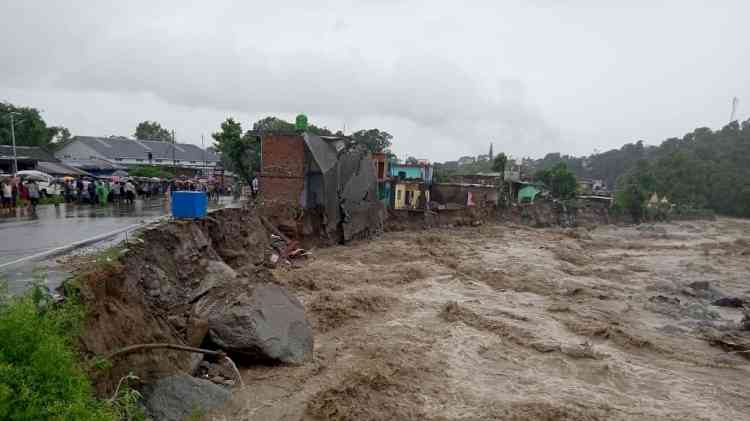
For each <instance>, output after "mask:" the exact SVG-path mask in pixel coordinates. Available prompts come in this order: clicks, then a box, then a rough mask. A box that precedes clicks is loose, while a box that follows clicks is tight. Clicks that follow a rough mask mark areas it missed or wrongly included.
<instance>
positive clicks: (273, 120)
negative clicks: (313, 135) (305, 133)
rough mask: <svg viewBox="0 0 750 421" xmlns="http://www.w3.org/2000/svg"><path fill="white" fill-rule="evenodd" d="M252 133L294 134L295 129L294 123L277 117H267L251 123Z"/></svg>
mask: <svg viewBox="0 0 750 421" xmlns="http://www.w3.org/2000/svg"><path fill="white" fill-rule="evenodd" d="M253 131H254V132H259V133H263V132H296V131H297V127H296V126H295V125H294V123H290V122H288V121H286V120H283V119H280V118H278V117H272V116H268V117H265V118H262V119H260V120H258V121H256V122H255V123H253Z"/></svg>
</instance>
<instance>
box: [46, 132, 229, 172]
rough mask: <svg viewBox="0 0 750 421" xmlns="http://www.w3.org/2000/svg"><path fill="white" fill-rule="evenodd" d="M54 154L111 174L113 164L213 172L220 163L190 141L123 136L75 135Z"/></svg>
mask: <svg viewBox="0 0 750 421" xmlns="http://www.w3.org/2000/svg"><path fill="white" fill-rule="evenodd" d="M55 157H57V158H58V159H60V160H62V161H63V162H65V163H66V164H69V165H72V166H76V167H80V166H81V165H85V166H88V167H89V170H90V171H93V172H94V173H96V174H98V175H108V174H111V173H112V172H114V171H116V169H117V168H116V167H119V168H123V167H124V168H127V167H132V166H139V165H154V166H164V167H175V168H179V169H184V170H190V171H191V172H193V173H197V172H208V173H212V172H213V171H212V170H213V168H214V167H216V166H217V165H218V164H219V157H218V155H216V154H215V153H213V152H212V151H210V150H205V149H201V148H200V147H198V146H196V145H193V144H189V143H176V144H174V143H171V142H161V141H154V140H136V139H130V138H126V137H91V136H76V137H74V138H72V139H71V140H70V141H69V142H68V143H67V144H65V146H63V147H62V148H61V149H60V150H58V151H57V152H56V153H55ZM98 164H101V165H98Z"/></svg>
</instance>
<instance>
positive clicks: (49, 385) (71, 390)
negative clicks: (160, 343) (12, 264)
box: [0, 280, 143, 420]
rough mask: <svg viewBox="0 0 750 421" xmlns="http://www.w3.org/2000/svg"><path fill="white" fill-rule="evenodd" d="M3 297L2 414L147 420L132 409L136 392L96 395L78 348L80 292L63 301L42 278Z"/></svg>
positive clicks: (11, 416) (15, 417)
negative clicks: (24, 290)
mask: <svg viewBox="0 0 750 421" xmlns="http://www.w3.org/2000/svg"><path fill="white" fill-rule="evenodd" d="M3 297H4V299H3V300H2V302H0V419H3V420H115V419H129V420H137V419H143V418H139V417H138V416H136V412H134V411H132V410H131V409H132V408H133V406H134V405H133V403H132V400H133V395H132V393H131V394H127V393H126V394H123V395H122V396H117V397H115V399H112V400H108V401H102V400H98V399H96V398H95V396H94V392H93V388H92V386H91V383H90V380H89V378H88V377H87V375H86V372H85V370H84V369H83V367H82V364H81V362H80V360H79V355H78V353H77V350H76V340H77V337H78V334H79V333H80V331H81V328H82V325H83V321H84V319H85V317H86V309H85V307H84V306H83V305H82V304H81V303H80V302H79V300H78V299H77V297H76V295H75V294H69V296H68V298H67V299H66V300H65V301H64V302H62V303H57V302H55V300H54V299H53V297H52V296H51V295H50V294H49V292H48V290H47V288H46V285H45V284H44V283H43V282H42V281H39V280H37V282H36V285H35V287H34V288H32V289H31V290H30V291H29V292H28V293H27V294H25V295H23V296H17V297H9V296H7V295H3ZM123 391H127V389H124V390H123ZM123 399H128V400H129V401H127V402H126V401H123ZM123 406H126V407H127V408H128V411H129V413H128V416H127V417H126V418H123V417H122V414H123V412H124V411H122V408H123Z"/></svg>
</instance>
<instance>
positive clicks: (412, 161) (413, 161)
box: [405, 156, 419, 165]
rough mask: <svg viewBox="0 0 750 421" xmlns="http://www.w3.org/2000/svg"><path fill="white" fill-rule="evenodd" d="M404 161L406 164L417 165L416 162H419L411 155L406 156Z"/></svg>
mask: <svg viewBox="0 0 750 421" xmlns="http://www.w3.org/2000/svg"><path fill="white" fill-rule="evenodd" d="M405 162H406V165H417V163H419V161H417V158H415V157H413V156H410V157H407V158H406V161H405Z"/></svg>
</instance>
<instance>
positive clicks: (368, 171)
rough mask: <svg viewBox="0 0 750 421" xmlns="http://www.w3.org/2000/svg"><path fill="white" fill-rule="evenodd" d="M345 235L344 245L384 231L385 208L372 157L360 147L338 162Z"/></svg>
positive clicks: (347, 153)
mask: <svg viewBox="0 0 750 421" xmlns="http://www.w3.org/2000/svg"><path fill="white" fill-rule="evenodd" d="M339 166H340V170H339V183H340V184H341V190H340V191H341V197H340V200H341V212H342V213H343V215H341V217H342V221H343V223H342V231H343V232H342V235H343V240H344V241H349V240H351V239H355V238H364V237H369V236H373V235H378V234H379V233H381V232H382V231H383V219H384V216H385V206H383V202H381V201H380V200H379V199H378V178H377V173H376V172H375V168H374V167H373V166H372V159H371V157H370V153H369V152H368V151H367V150H366V149H365V148H363V147H361V146H355V147H352V148H350V149H348V150H346V151H345V152H344V153H343V154H342V155H341V157H340V158H339Z"/></svg>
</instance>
